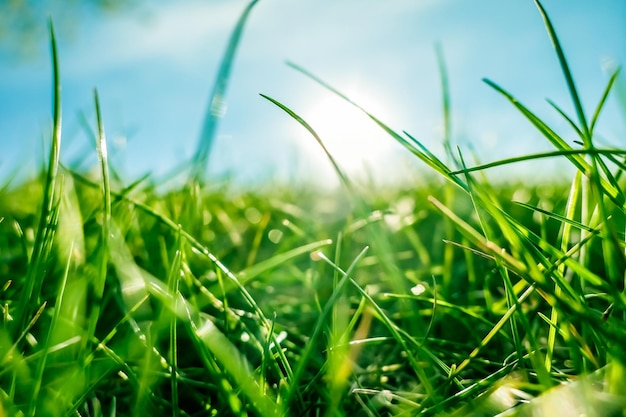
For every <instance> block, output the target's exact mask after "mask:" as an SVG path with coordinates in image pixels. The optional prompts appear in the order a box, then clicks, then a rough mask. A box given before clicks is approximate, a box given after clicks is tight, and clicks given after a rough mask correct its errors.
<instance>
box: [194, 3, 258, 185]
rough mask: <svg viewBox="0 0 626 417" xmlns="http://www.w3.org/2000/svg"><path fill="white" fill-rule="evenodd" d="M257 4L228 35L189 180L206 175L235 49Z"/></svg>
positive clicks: (248, 10)
mask: <svg viewBox="0 0 626 417" xmlns="http://www.w3.org/2000/svg"><path fill="white" fill-rule="evenodd" d="M257 2H258V0H252V1H251V2H250V3H248V5H247V6H246V8H245V9H244V11H243V13H242V14H241V16H240V17H239V20H238V21H237V24H236V25H235V28H234V29H233V32H232V34H231V35H230V39H229V41H228V46H227V47H226V51H225V53H224V56H223V57H222V61H221V63H220V68H219V70H218V72H217V79H216V80H215V83H214V84H213V91H212V92H211V95H210V97H209V105H208V108H207V110H206V113H205V116H204V122H203V124H202V130H201V133H200V138H199V140H198V145H197V146H196V151H195V153H194V156H193V159H192V161H191V174H190V179H193V180H196V181H199V180H202V179H204V176H205V175H206V169H207V165H208V162H209V156H210V153H211V149H212V147H213V142H214V141H215V134H216V132H217V127H218V124H219V121H220V119H221V118H222V117H223V116H224V113H225V111H226V90H227V88H228V82H229V80H230V73H231V70H232V67H233V63H234V61H235V54H236V52H237V47H238V46H239V42H240V40H241V36H242V34H243V30H244V27H245V25H246V21H247V20H248V16H249V15H250V12H251V11H252V8H253V7H254V5H255V4H257Z"/></svg>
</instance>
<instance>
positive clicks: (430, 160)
mask: <svg viewBox="0 0 626 417" xmlns="http://www.w3.org/2000/svg"><path fill="white" fill-rule="evenodd" d="M287 65H288V66H290V67H291V68H293V69H295V70H296V71H298V72H299V73H301V74H303V75H305V76H306V77H308V78H310V79H311V80H313V81H315V82H316V83H318V84H319V85H321V86H322V87H324V88H326V89H327V90H329V91H330V92H332V93H333V94H336V95H337V96H339V97H340V98H341V99H343V100H345V101H347V102H348V103H350V104H351V105H353V106H354V107H356V108H357V109H359V110H360V111H362V112H363V113H364V114H365V115H366V116H367V117H369V118H370V119H371V120H372V121H373V122H374V123H376V124H377V125H378V127H380V128H381V129H383V130H384V131H385V132H386V133H387V134H388V135H389V136H391V137H392V138H394V139H395V140H396V141H397V142H399V143H400V144H401V145H402V146H404V147H405V148H406V149H407V150H408V151H409V152H411V153H412V154H413V155H415V156H417V157H418V158H419V159H421V160H422V161H423V162H425V163H426V164H427V165H428V166H429V167H431V168H433V169H434V170H435V171H436V172H438V173H440V174H441V175H443V177H444V178H446V179H448V180H450V181H452V182H453V183H454V184H456V185H458V186H459V187H461V188H463V189H465V185H464V184H463V183H462V182H461V181H460V180H459V179H458V178H455V177H453V176H450V175H449V173H450V170H449V169H448V168H447V167H446V166H445V164H443V163H442V162H441V161H440V160H439V159H438V158H435V157H434V155H433V154H432V153H430V152H426V153H424V152H423V151H424V150H425V148H424V147H423V146H419V148H420V149H422V151H420V150H419V149H417V148H416V147H415V146H414V144H413V143H412V142H411V141H409V140H407V139H406V138H404V137H403V136H402V135H400V134H398V133H397V132H396V131H394V130H393V129H391V128H390V127H389V126H387V125H386V124H385V123H383V122H382V121H381V120H380V119H378V118H377V117H376V116H374V115H373V114H371V113H369V112H368V111H367V110H365V109H364V108H363V107H361V106H360V105H359V104H357V103H356V102H354V101H352V100H351V99H350V98H349V97H348V96H346V95H345V94H343V93H341V92H340V91H339V90H337V89H336V88H334V87H332V86H331V85H330V84H328V83H326V82H325V81H323V80H322V79H320V78H318V77H316V76H315V75H313V74H312V73H310V72H309V71H307V70H305V69H304V68H302V67H300V66H298V65H296V64H294V63H291V62H287ZM405 133H406V132H405ZM410 139H411V140H412V141H416V140H415V138H413V137H412V136H411V137H410ZM417 143H419V142H417Z"/></svg>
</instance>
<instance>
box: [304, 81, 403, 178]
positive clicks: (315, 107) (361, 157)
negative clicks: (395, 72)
mask: <svg viewBox="0 0 626 417" xmlns="http://www.w3.org/2000/svg"><path fill="white" fill-rule="evenodd" d="M351 97H352V95H351ZM353 99H354V100H355V101H356V102H357V103H359V105H362V106H363V107H364V108H365V109H366V110H368V111H370V112H371V113H372V114H374V115H375V116H377V117H380V118H382V119H383V120H385V119H384V117H385V114H383V113H381V107H382V106H381V103H382V100H375V99H374V98H373V97H372V96H369V97H368V96H364V95H363V94H361V95H359V96H358V97H355V98H353ZM384 113H389V112H388V111H387V112H384ZM301 116H302V117H303V118H304V120H306V121H307V123H309V124H310V125H311V127H313V129H314V130H315V131H316V132H317V133H318V135H319V136H320V138H321V139H322V141H323V142H324V144H325V145H326V147H327V148H328V150H329V152H330V153H331V155H332V156H333V157H334V158H335V159H336V160H337V162H338V164H339V166H340V167H341V168H343V169H344V170H345V171H346V172H347V173H348V174H357V173H360V174H364V173H365V174H367V173H372V172H375V171H376V172H378V171H380V170H382V169H384V168H385V165H386V162H385V161H386V160H387V158H388V157H389V156H391V154H392V152H393V148H394V141H393V139H392V138H390V137H389V136H388V135H386V134H385V133H384V132H383V131H382V130H381V129H380V127H378V126H377V125H376V124H375V123H374V122H373V121H372V120H371V119H370V118H369V117H367V115H365V114H364V113H363V112H361V111H360V110H359V109H357V108H355V107H354V106H352V105H351V104H349V103H347V102H346V101H344V100H342V99H341V98H339V97H337V96H335V95H333V94H332V93H323V94H322V95H320V96H319V97H318V98H317V99H316V100H314V101H313V102H311V107H309V108H308V109H306V110H305V111H303V112H302V113H301ZM297 128H298V131H297V141H298V146H299V147H300V148H301V149H302V150H303V151H304V152H305V154H306V156H307V158H312V159H313V161H314V164H315V166H324V165H326V166H329V167H330V164H329V162H328V160H327V158H326V156H325V155H324V152H323V151H322V150H321V149H320V147H319V145H318V144H317V143H316V141H315V140H314V139H313V138H312V137H311V136H310V134H309V133H308V132H306V131H305V130H303V129H302V127H301V126H298V127H297Z"/></svg>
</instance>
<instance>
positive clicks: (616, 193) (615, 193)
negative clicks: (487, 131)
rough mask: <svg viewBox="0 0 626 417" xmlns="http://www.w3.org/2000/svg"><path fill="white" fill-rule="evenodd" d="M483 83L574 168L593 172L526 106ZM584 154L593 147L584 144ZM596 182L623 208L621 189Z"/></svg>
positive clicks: (580, 157)
mask: <svg viewBox="0 0 626 417" xmlns="http://www.w3.org/2000/svg"><path fill="white" fill-rule="evenodd" d="M483 81H484V82H485V83H487V84H488V85H489V86H491V87H492V88H493V89H495V90H496V91H498V92H499V93H501V94H502V95H504V96H505V97H506V98H507V99H508V100H509V101H510V102H511V103H512V104H513V105H514V106H515V107H517V109H518V110H519V111H520V112H521V113H522V114H523V115H524V116H526V118H527V119H528V120H529V121H530V122H531V123H532V124H533V125H534V126H535V127H536V128H537V129H538V130H539V131H540V132H541V133H542V134H543V135H544V136H545V137H546V138H547V139H548V140H549V141H550V143H552V144H553V145H554V147H556V148H557V149H559V150H561V151H567V152H565V153H563V155H564V156H566V157H567V159H568V160H569V161H570V162H572V164H574V166H575V167H576V168H577V169H578V170H579V171H582V172H585V173H586V172H593V171H595V169H594V166H592V165H590V164H589V162H587V161H585V159H584V158H583V157H582V156H581V155H579V154H578V153H571V151H572V147H571V146H570V145H569V144H568V143H567V142H565V141H564V140H563V139H562V138H561V137H560V136H559V135H558V134H557V133H556V132H554V131H553V130H552V129H551V128H550V127H548V125H546V124H545V123H544V122H543V121H542V120H541V119H539V118H538V117H537V116H536V115H535V114H534V113H533V112H531V111H530V110H529V109H528V108H527V107H526V106H524V105H523V104H521V103H520V102H519V101H518V100H517V99H516V98H515V97H514V96H513V95H512V94H510V93H509V92H507V91H506V90H505V89H503V88H502V87H500V86H499V85H497V84H496V83H494V82H493V81H491V80H488V79H486V78H484V79H483ZM585 148H586V149H587V151H586V152H590V151H591V150H592V149H593V147H591V146H589V145H588V144H585ZM597 181H598V184H599V186H600V187H601V189H602V191H603V192H604V193H605V194H606V195H607V197H609V198H610V199H611V200H612V201H613V202H614V203H615V204H617V205H618V206H619V207H623V206H624V203H625V202H626V197H624V193H623V192H622V191H621V189H619V188H616V187H614V186H613V185H611V184H610V183H609V182H608V181H607V180H606V178H604V177H600V176H598V177H597Z"/></svg>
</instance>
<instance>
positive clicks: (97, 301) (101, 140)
mask: <svg viewBox="0 0 626 417" xmlns="http://www.w3.org/2000/svg"><path fill="white" fill-rule="evenodd" d="M94 103H95V108H96V120H97V124H98V142H97V146H98V159H99V160H100V169H101V175H102V190H101V191H102V202H103V207H102V213H103V217H102V229H101V234H100V245H99V251H100V253H99V257H100V258H99V260H100V263H99V265H98V267H99V270H98V275H97V278H96V281H95V282H93V283H90V284H89V291H90V294H89V299H90V300H91V302H90V303H88V305H87V308H88V313H87V315H88V317H89V318H88V320H89V321H88V325H87V326H88V327H87V338H86V339H85V343H87V341H88V340H91V339H92V338H93V337H94V336H95V332H96V326H97V324H98V319H99V318H100V311H101V309H102V297H103V294H104V285H105V282H106V277H107V272H108V265H109V236H110V234H111V185H110V183H109V163H108V153H107V145H106V136H105V134H104V124H103V122H102V114H101V112H100V100H99V99H98V91H97V90H94Z"/></svg>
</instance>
